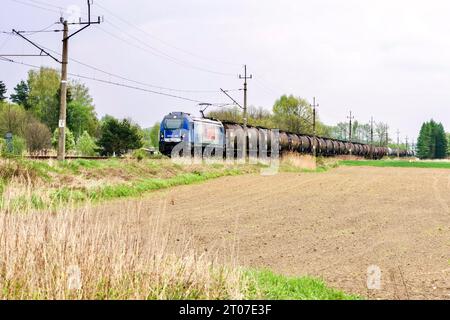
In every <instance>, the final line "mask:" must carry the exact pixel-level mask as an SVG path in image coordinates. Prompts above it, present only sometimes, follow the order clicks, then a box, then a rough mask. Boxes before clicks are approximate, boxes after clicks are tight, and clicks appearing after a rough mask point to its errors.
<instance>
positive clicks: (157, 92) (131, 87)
mask: <svg viewBox="0 0 450 320" xmlns="http://www.w3.org/2000/svg"><path fill="white" fill-rule="evenodd" d="M0 60H1V61H4V62H10V63H14V64H19V65H24V66H27V67H30V68H34V69H40V68H41V67H40V66H37V65H33V64H30V63H25V62H19V61H16V60H13V59H9V58H6V57H0ZM68 75H70V76H71V77H76V78H80V79H85V80H92V81H96V82H100V83H104V84H109V85H114V86H118V87H123V88H128V89H134V90H138V91H143V92H148V93H152V94H156V95H161V96H166V97H171V98H175V99H180V100H185V101H190V102H195V103H205V101H202V100H197V99H192V98H188V97H183V96H180V95H174V94H170V93H166V92H160V91H156V90H150V89H145V88H140V87H137V86H132V85H127V84H123V83H119V82H114V81H110V80H105V79H98V78H94V77H89V76H85V75H80V74H75V73H68ZM211 105H214V106H225V105H230V104H227V103H211Z"/></svg>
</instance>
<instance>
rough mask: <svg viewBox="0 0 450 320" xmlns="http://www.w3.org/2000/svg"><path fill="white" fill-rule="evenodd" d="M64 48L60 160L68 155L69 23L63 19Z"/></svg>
mask: <svg viewBox="0 0 450 320" xmlns="http://www.w3.org/2000/svg"><path fill="white" fill-rule="evenodd" d="M63 25H64V32H63V49H62V62H61V64H62V66H61V89H60V106H59V124H58V127H59V137H58V160H60V161H63V160H64V159H65V155H66V110H67V63H68V62H69V39H68V36H69V25H68V24H67V21H63Z"/></svg>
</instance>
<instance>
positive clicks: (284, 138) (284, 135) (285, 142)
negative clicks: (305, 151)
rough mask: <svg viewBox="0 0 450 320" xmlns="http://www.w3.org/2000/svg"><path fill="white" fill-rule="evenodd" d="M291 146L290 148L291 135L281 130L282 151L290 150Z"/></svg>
mask: <svg viewBox="0 0 450 320" xmlns="http://www.w3.org/2000/svg"><path fill="white" fill-rule="evenodd" d="M289 148H290V139H289V135H288V134H287V133H286V132H284V131H280V149H281V150H282V151H289Z"/></svg>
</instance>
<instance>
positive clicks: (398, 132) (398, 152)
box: [397, 129, 400, 158]
mask: <svg viewBox="0 0 450 320" xmlns="http://www.w3.org/2000/svg"><path fill="white" fill-rule="evenodd" d="M397 158H400V130H398V129H397Z"/></svg>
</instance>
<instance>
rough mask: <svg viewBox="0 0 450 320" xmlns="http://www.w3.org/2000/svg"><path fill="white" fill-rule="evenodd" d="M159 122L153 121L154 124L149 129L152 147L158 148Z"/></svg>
mask: <svg viewBox="0 0 450 320" xmlns="http://www.w3.org/2000/svg"><path fill="white" fill-rule="evenodd" d="M160 127H161V124H160V123H159V122H157V123H155V125H154V126H153V127H152V128H151V129H150V143H151V145H152V147H154V148H156V149H158V148H159V129H160Z"/></svg>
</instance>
